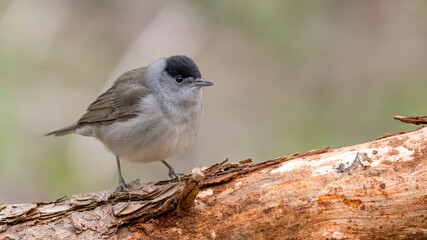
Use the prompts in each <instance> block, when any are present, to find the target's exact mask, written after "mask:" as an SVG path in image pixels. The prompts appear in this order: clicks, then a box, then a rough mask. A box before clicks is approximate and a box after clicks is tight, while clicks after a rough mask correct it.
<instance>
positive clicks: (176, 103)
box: [46, 56, 213, 182]
mask: <svg viewBox="0 0 427 240" xmlns="http://www.w3.org/2000/svg"><path fill="white" fill-rule="evenodd" d="M210 85H213V84H212V83H211V82H209V81H206V80H203V79H202V78H201V74H200V72H199V69H198V68H197V66H196V65H195V64H194V62H193V60H191V59H190V58H188V57H185V56H172V57H169V58H162V59H159V60H157V61H155V62H153V63H152V64H150V65H149V66H148V67H143V68H138V69H134V70H131V71H128V72H126V73H124V74H122V75H121V76H120V77H119V78H118V79H117V80H116V81H115V82H114V84H113V86H112V87H111V88H110V89H108V90H107V91H106V92H105V93H103V94H101V95H100V96H99V97H98V98H97V99H96V100H95V101H94V102H93V103H92V104H90V105H89V107H88V108H87V112H86V113H85V114H84V115H83V116H82V117H81V118H80V119H79V120H78V121H77V122H76V123H74V124H72V125H70V126H67V127H65V128H61V129H59V130H56V131H53V132H51V133H48V134H46V135H55V136H62V135H66V134H70V133H76V134H80V135H84V136H92V137H95V138H97V139H98V140H100V141H101V142H102V143H103V144H104V145H105V146H106V147H107V148H108V149H109V150H110V151H111V152H113V153H114V154H115V155H116V156H121V157H124V158H126V159H128V160H131V161H134V162H149V161H156V160H164V159H166V158H168V157H171V156H173V155H176V154H178V153H181V152H183V151H185V150H186V149H187V148H188V147H189V146H190V145H191V144H192V143H193V142H194V140H195V139H196V136H197V133H198V131H199V129H200V126H201V119H202V87H203V86H210ZM117 162H118V164H119V160H118V157H117ZM165 164H166V163H165ZM167 166H168V165H167ZM168 168H169V169H170V170H171V167H170V166H168ZM119 170H120V169H119ZM172 170H173V169H172ZM172 174H173V173H172ZM119 175H120V172H119ZM123 182H124V181H123Z"/></svg>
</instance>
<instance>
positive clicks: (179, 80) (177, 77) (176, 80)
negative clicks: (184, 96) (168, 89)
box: [175, 75, 184, 83]
mask: <svg viewBox="0 0 427 240" xmlns="http://www.w3.org/2000/svg"><path fill="white" fill-rule="evenodd" d="M183 81H184V78H183V77H182V76H181V75H176V76H175V82H176V83H182V82H183Z"/></svg>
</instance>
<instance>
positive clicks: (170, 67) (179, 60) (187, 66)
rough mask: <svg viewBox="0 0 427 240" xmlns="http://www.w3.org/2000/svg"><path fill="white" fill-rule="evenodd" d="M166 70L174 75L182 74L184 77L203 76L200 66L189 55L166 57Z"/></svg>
mask: <svg viewBox="0 0 427 240" xmlns="http://www.w3.org/2000/svg"><path fill="white" fill-rule="evenodd" d="M165 70H166V72H168V73H169V75H171V76H172V77H175V76H177V75H181V76H182V77H184V78H188V77H193V78H195V79H196V78H201V77H202V74H200V71H199V68H198V67H197V65H196V64H195V63H194V61H193V60H192V59H191V58H189V57H187V56H183V55H180V56H172V57H169V58H167V59H166V68H165Z"/></svg>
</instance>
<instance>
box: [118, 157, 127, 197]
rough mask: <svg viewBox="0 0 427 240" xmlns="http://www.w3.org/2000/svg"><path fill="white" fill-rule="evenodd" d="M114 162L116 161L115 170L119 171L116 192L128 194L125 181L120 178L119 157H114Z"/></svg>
mask: <svg viewBox="0 0 427 240" xmlns="http://www.w3.org/2000/svg"><path fill="white" fill-rule="evenodd" d="M116 160H117V169H118V171H119V187H118V188H117V190H118V191H124V192H128V191H129V189H127V187H126V186H127V185H128V184H126V182H125V180H124V179H123V177H122V170H121V168H120V158H119V156H116Z"/></svg>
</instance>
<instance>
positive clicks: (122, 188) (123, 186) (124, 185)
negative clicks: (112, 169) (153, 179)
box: [116, 178, 130, 192]
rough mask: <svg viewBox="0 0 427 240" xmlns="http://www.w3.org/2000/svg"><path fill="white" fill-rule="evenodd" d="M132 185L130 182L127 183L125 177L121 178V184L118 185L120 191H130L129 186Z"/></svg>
mask: <svg viewBox="0 0 427 240" xmlns="http://www.w3.org/2000/svg"><path fill="white" fill-rule="evenodd" d="M129 186H130V184H128V183H126V182H125V180H124V179H123V178H120V179H119V186H118V187H117V190H116V191H118V192H129V189H128V187H129Z"/></svg>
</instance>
